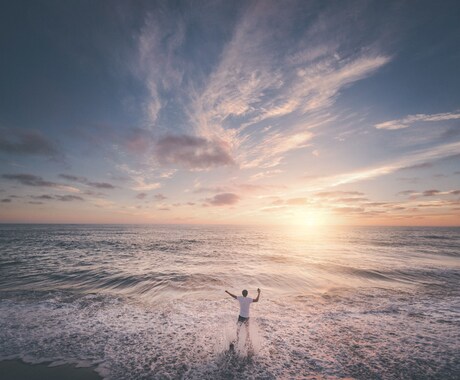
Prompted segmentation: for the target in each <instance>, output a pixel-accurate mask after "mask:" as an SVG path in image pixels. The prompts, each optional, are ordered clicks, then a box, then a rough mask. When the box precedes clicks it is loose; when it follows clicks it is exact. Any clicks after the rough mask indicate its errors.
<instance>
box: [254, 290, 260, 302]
mask: <svg viewBox="0 0 460 380" xmlns="http://www.w3.org/2000/svg"><path fill="white" fill-rule="evenodd" d="M259 297H260V289H259V288H257V297H256V298H254V299H253V300H252V302H259Z"/></svg>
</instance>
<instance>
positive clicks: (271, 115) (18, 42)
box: [0, 1, 460, 226]
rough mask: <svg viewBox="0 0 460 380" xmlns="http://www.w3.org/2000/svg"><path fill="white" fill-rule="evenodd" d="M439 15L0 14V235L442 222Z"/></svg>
mask: <svg viewBox="0 0 460 380" xmlns="http://www.w3.org/2000/svg"><path fill="white" fill-rule="evenodd" d="M459 11H460V6H459V5H458V3H456V2H454V1H443V2H441V3H439V4H438V3H436V4H435V3H433V2H430V1H393V2H391V1H387V2H381V1H343V2H338V1H283V2H280V1H259V2H256V1H254V2H251V1H234V2H224V1H222V2H219V1H184V2H181V1H178V2H166V1H162V2H152V1H149V2H141V1H136V2H134V1H132V2H129V1H119V2H117V1H99V2H94V1H70V2H60V1H14V2H13V1H12V2H10V3H5V5H4V7H3V11H2V14H1V16H0V28H1V33H0V44H1V50H2V52H3V53H2V56H3V57H2V59H1V60H0V83H1V86H0V100H1V101H0V130H1V135H0V198H1V202H0V221H3V222H94V223H107V222H113V223H124V222H126V223H236V224H260V223H268V224H276V223H282V224H286V223H287V224H293V225H306V226H312V225H317V224H388V225H423V224H424V225H458V224H459V223H460V165H459V164H460V91H459V88H460V75H459V69H458V68H459V67H460V50H459V49H458V46H459V39H460V26H459V23H458V20H457V15H458V14H459Z"/></svg>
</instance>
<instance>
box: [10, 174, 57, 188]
mask: <svg viewBox="0 0 460 380" xmlns="http://www.w3.org/2000/svg"><path fill="white" fill-rule="evenodd" d="M2 178H5V179H8V180H11V181H16V182H19V183H20V184H21V185H25V186H35V187H58V184H57V183H55V182H50V181H46V180H44V179H43V178H42V177H39V176H36V175H33V174H3V175H2Z"/></svg>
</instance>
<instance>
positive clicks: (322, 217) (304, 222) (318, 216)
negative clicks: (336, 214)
mask: <svg viewBox="0 0 460 380" xmlns="http://www.w3.org/2000/svg"><path fill="white" fill-rule="evenodd" d="M328 222H329V218H328V215H327V214H326V213H325V212H323V211H321V210H317V209H305V208H301V209H300V208H299V209H296V210H294V211H293V219H292V223H293V224H295V225H297V226H305V227H310V228H311V227H320V226H324V225H327V224H328Z"/></svg>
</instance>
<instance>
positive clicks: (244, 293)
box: [242, 289, 248, 297]
mask: <svg viewBox="0 0 460 380" xmlns="http://www.w3.org/2000/svg"><path fill="white" fill-rule="evenodd" d="M242 293H243V297H246V296H247V295H248V291H247V290H246V289H244V290H243V292H242Z"/></svg>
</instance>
